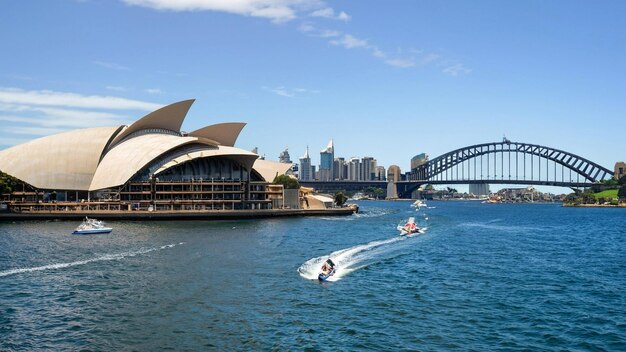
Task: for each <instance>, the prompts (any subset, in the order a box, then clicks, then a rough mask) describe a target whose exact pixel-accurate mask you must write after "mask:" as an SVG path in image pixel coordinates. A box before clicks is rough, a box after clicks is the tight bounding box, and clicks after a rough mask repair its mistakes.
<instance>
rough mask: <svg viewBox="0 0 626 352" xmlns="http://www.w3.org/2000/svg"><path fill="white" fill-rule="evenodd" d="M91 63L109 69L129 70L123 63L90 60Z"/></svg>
mask: <svg viewBox="0 0 626 352" xmlns="http://www.w3.org/2000/svg"><path fill="white" fill-rule="evenodd" d="M92 63H93V64H96V65H98V66H101V67H104V68H108V69H110V70H118V71H130V68H128V67H126V66H124V65H120V64H116V63H114V62H105V61H92Z"/></svg>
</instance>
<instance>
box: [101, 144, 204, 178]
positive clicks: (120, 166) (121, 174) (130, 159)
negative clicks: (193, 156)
mask: <svg viewBox="0 0 626 352" xmlns="http://www.w3.org/2000/svg"><path fill="white" fill-rule="evenodd" d="M190 143H201V142H199V140H198V138H195V137H179V136H173V135H169V134H145V135H143V136H138V137H135V138H132V139H129V140H126V141H124V142H123V143H120V144H118V145H116V146H115V147H113V149H111V150H109V151H108V152H107V154H106V155H105V156H104V158H103V159H102V161H101V162H100V165H99V166H98V169H97V170H96V173H95V175H94V177H93V181H92V182H91V185H90V186H89V190H97V189H103V188H111V187H116V186H120V185H123V184H124V183H126V181H128V180H129V179H130V178H131V177H132V176H133V175H134V174H136V173H137V172H138V171H139V170H141V169H142V168H143V167H144V166H146V165H148V164H149V163H150V162H151V161H152V160H154V159H156V158H157V157H159V156H160V155H162V154H164V153H166V152H168V151H170V150H172V149H174V148H177V147H180V146H183V145H186V144H190Z"/></svg>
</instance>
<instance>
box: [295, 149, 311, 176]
mask: <svg viewBox="0 0 626 352" xmlns="http://www.w3.org/2000/svg"><path fill="white" fill-rule="evenodd" d="M298 173H299V174H298V177H299V178H300V180H303V181H310V180H313V176H314V174H313V169H312V167H311V157H309V147H308V146H307V147H306V151H305V152H304V156H302V157H301V158H300V167H299V168H298Z"/></svg>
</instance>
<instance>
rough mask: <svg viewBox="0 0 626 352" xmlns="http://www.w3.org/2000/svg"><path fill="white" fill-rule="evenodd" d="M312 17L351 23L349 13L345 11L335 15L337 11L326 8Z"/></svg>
mask: <svg viewBox="0 0 626 352" xmlns="http://www.w3.org/2000/svg"><path fill="white" fill-rule="evenodd" d="M311 17H323V18H329V19H333V20H340V21H345V22H347V21H350V19H351V17H350V15H348V14H347V13H345V12H343V11H341V12H340V13H339V14H338V15H335V10H333V9H332V8H330V7H325V8H322V9H319V10H315V11H313V12H311Z"/></svg>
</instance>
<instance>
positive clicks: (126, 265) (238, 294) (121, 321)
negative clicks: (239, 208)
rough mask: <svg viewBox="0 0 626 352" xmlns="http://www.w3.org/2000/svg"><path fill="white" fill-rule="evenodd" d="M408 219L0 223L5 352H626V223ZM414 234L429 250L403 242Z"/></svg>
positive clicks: (402, 206)
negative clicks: (92, 225) (412, 225)
mask: <svg viewBox="0 0 626 352" xmlns="http://www.w3.org/2000/svg"><path fill="white" fill-rule="evenodd" d="M409 204H410V203H408V202H361V204H360V205H361V209H362V211H363V212H362V213H361V214H358V215H355V216H351V217H339V218H335V217H330V218H292V219H268V220H249V221H243V222H235V221H222V222H203V221H190V222H151V223H148V222H110V223H109V224H110V225H112V227H113V228H114V231H113V233H111V234H105V235H91V236H76V235H71V234H70V233H71V231H72V230H73V228H74V227H75V226H76V225H78V224H76V223H72V222H27V223H0V350H20V351H21V350H69V351H71V350H94V351H97V350H99V351H101V350H166V349H169V350H177V351H178V350H211V349H213V350H271V349H276V350H363V349H373V350H420V351H429V350H452V349H458V350H476V351H478V350H481V351H482V350H494V349H502V350H613V351H624V350H626V254H625V253H626V244H625V243H624V242H625V240H626V210H625V209H584V208H580V209H578V208H562V207H560V206H558V205H537V204H529V205H486V204H479V203H476V202H463V203H461V202H459V203H454V202H436V203H435V202H431V204H430V205H434V206H435V208H431V209H424V208H422V210H420V212H418V213H416V212H415V211H414V210H412V209H411V208H410V207H409ZM409 216H416V217H417V219H418V221H419V222H420V223H421V224H422V225H423V226H427V227H428V230H427V232H426V233H425V234H423V235H417V236H412V237H399V236H397V231H396V230H395V227H396V225H397V224H398V223H399V222H400V221H401V220H402V219H406V218H407V217H409ZM328 256H331V257H332V258H334V259H335V260H336V261H337V262H338V264H339V270H338V272H337V275H336V277H335V278H334V281H333V282H326V283H323V284H320V283H318V282H317V281H316V280H315V275H316V271H317V269H318V267H319V265H320V264H321V262H322V261H323V260H325V259H326V258H327V257H328Z"/></svg>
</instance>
